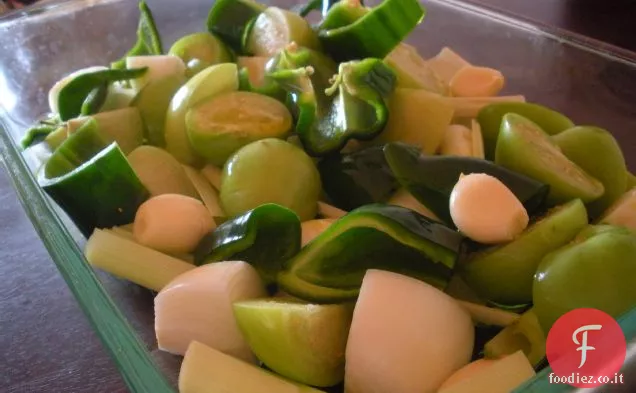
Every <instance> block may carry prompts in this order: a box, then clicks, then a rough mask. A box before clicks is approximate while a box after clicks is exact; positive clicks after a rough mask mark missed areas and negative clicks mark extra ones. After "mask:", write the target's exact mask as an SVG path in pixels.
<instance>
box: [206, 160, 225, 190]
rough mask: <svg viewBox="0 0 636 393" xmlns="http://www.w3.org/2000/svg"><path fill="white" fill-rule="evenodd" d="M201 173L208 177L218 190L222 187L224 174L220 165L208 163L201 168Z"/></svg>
mask: <svg viewBox="0 0 636 393" xmlns="http://www.w3.org/2000/svg"><path fill="white" fill-rule="evenodd" d="M201 174H202V175H203V176H204V177H205V178H206V179H208V181H209V182H210V184H212V186H213V187H214V188H216V190H217V191H219V190H220V189H221V176H223V171H222V170H221V169H220V168H219V167H217V166H214V165H211V164H208V165H206V166H204V167H203V169H201Z"/></svg>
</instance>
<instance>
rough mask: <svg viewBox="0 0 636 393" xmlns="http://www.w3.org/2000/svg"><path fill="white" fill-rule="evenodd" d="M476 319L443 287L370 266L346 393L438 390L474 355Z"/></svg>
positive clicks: (352, 336)
mask: <svg viewBox="0 0 636 393" xmlns="http://www.w3.org/2000/svg"><path fill="white" fill-rule="evenodd" d="M473 341H474V328H473V323H472V321H471V319H470V316H469V315H468V313H467V312H466V311H465V310H464V309H462V308H461V307H460V306H459V304H457V302H456V301H455V300H454V299H453V298H451V297H450V296H448V295H446V294H445V293H443V292H442V291H440V290H438V289H436V288H434V287H433V286H431V285H429V284H426V283H424V282H423V281H419V280H416V279H414V278H410V277H406V276H403V275H399V274H396V273H390V272H386V271H380V270H369V271H367V273H366V275H365V276H364V280H363V282H362V288H361V289H360V296H359V298H358V302H357V304H356V307H355V310H354V314H353V322H352V325H351V330H350V331H349V341H348V343H347V351H346V370H345V392H346V393H368V392H373V393H414V392H418V393H433V392H435V391H436V390H437V389H438V388H439V387H440V385H441V384H442V383H443V382H444V380H446V379H447V378H448V377H449V376H450V375H451V374H453V373H454V372H455V371H457V370H458V369H460V368H461V367H463V366H464V365H466V364H467V363H468V362H469V361H470V358H471V355H472V350H473Z"/></svg>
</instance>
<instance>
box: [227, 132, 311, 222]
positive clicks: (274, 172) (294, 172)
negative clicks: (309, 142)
mask: <svg viewBox="0 0 636 393" xmlns="http://www.w3.org/2000/svg"><path fill="white" fill-rule="evenodd" d="M320 188H321V187H320V174H319V173H318V170H317V169H316V166H315V165H314V163H313V161H312V160H311V158H310V157H309V156H308V155H307V154H306V153H305V152H304V151H303V150H302V149H299V148H298V147H296V146H294V145H292V144H291V143H288V142H285V141H282V140H280V139H273V138H268V139H261V140H259V141H256V142H253V143H250V144H248V145H246V146H244V147H242V148H241V149H239V150H238V151H237V152H236V153H234V154H233V155H232V156H231V157H230V158H229V160H228V161H227V163H226V164H225V166H224V168H223V176H222V179H221V190H220V195H219V196H220V198H221V204H222V205H223V210H224V211H225V213H226V214H227V215H228V216H230V217H233V216H236V215H239V214H243V213H245V212H247V211H249V210H251V209H254V208H256V207H258V206H260V205H263V204H266V203H275V204H278V205H282V206H285V207H286V208H288V209H291V210H293V211H294V212H295V213H296V214H297V215H298V217H299V218H300V220H301V221H306V220H310V219H312V218H314V217H315V216H316V211H317V204H318V197H319V195H320Z"/></svg>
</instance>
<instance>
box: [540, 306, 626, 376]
mask: <svg viewBox="0 0 636 393" xmlns="http://www.w3.org/2000/svg"><path fill="white" fill-rule="evenodd" d="M626 352H627V345H626V343H625V335H624V334H623V330H622V329H621V327H620V326H619V324H618V322H616V320H614V318H612V317H611V316H610V315H608V314H606V313H604V312H603V311H600V310H597V309H593V308H580V309H576V310H573V311H570V312H568V313H567V314H565V315H563V316H562V317H561V318H559V319H558V320H557V321H556V323H555V324H554V325H553V326H552V328H551V329H550V332H549V333H548V338H547V342H546V355H547V357H548V362H549V363H550V366H551V367H552V371H553V372H552V373H550V375H549V378H550V382H551V383H560V384H568V385H572V386H575V387H577V388H592V387H596V386H601V385H606V384H622V383H623V376H622V375H621V374H619V371H620V369H621V367H623V363H624V362H625V355H626Z"/></svg>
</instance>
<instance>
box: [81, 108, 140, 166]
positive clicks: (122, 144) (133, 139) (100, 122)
mask: <svg viewBox="0 0 636 393" xmlns="http://www.w3.org/2000/svg"><path fill="white" fill-rule="evenodd" d="M92 118H93V119H95V121H96V122H97V127H98V129H99V132H100V134H102V135H105V136H108V137H110V138H112V139H113V140H114V141H115V142H117V145H118V146H119V148H120V149H121V151H122V152H123V153H124V154H126V155H128V154H129V153H130V152H131V151H133V150H134V149H135V148H137V147H138V146H141V144H142V143H143V140H144V123H143V120H142V119H141V115H140V113H139V111H138V110H137V109H136V108H122V109H117V110H114V111H109V112H102V113H98V114H96V115H93V116H92ZM69 133H70V131H69Z"/></svg>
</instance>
